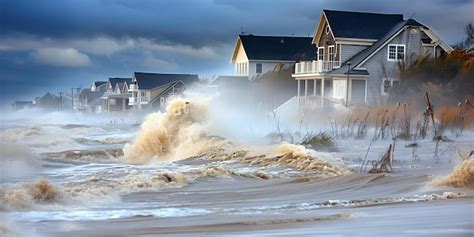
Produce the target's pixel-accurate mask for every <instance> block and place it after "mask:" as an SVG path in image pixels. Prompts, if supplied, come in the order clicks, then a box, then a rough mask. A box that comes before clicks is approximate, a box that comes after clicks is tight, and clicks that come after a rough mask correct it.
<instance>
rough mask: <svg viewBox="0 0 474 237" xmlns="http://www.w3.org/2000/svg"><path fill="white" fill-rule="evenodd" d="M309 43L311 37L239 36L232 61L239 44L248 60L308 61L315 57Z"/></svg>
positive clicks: (314, 51)
mask: <svg viewBox="0 0 474 237" xmlns="http://www.w3.org/2000/svg"><path fill="white" fill-rule="evenodd" d="M311 41H312V37H295V36H258V35H239V38H238V39H237V44H236V47H235V49H234V56H233V58H232V60H234V57H235V54H236V51H237V50H238V46H239V44H242V46H243V48H244V50H245V53H246V55H247V58H248V60H268V61H298V60H310V59H312V58H314V57H315V55H316V48H315V47H314V45H312V44H311Z"/></svg>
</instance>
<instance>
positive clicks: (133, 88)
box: [128, 84, 138, 92]
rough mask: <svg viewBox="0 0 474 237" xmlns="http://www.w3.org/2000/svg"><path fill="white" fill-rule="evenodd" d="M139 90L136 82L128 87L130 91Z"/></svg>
mask: <svg viewBox="0 0 474 237" xmlns="http://www.w3.org/2000/svg"><path fill="white" fill-rule="evenodd" d="M137 90H138V87H137V85H135V84H130V85H129V87H128V92H133V91H137Z"/></svg>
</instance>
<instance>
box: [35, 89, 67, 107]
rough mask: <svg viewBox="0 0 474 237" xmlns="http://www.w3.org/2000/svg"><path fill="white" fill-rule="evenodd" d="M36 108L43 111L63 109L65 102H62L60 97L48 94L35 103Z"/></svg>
mask: <svg viewBox="0 0 474 237" xmlns="http://www.w3.org/2000/svg"><path fill="white" fill-rule="evenodd" d="M35 103H36V106H37V107H39V108H42V109H48V110H56V109H60V108H62V105H63V104H64V101H61V100H60V98H59V96H57V95H55V94H53V93H51V92H47V93H46V94H44V95H43V96H41V97H39V98H37V100H36V101H35Z"/></svg>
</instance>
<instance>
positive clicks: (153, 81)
mask: <svg viewBox="0 0 474 237" xmlns="http://www.w3.org/2000/svg"><path fill="white" fill-rule="evenodd" d="M134 78H135V79H136V82H137V84H138V88H139V89H143V90H149V89H153V88H156V87H159V86H162V85H165V84H168V83H171V82H175V81H182V82H183V83H185V84H188V83H192V82H197V81H199V77H198V75H194V74H165V73H146V72H134Z"/></svg>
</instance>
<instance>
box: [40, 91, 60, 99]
mask: <svg viewBox="0 0 474 237" xmlns="http://www.w3.org/2000/svg"><path fill="white" fill-rule="evenodd" d="M47 97H51V98H58V96H57V95H55V94H53V93H51V92H46V94H44V95H43V96H42V97H41V98H40V99H43V98H47Z"/></svg>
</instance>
